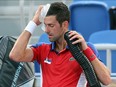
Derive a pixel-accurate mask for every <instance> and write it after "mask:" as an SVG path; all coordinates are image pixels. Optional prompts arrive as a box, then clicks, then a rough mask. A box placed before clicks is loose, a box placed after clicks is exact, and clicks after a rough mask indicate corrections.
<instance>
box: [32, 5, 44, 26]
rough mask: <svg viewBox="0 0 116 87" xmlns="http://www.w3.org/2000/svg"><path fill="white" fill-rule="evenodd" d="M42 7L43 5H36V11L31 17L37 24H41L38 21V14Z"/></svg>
mask: <svg viewBox="0 0 116 87" xmlns="http://www.w3.org/2000/svg"><path fill="white" fill-rule="evenodd" d="M42 8H43V5H40V6H39V7H38V9H37V11H36V13H35V15H34V17H33V19H32V20H33V21H34V22H35V23H36V24H37V25H39V24H41V22H40V21H39V16H40V13H41V9H42Z"/></svg>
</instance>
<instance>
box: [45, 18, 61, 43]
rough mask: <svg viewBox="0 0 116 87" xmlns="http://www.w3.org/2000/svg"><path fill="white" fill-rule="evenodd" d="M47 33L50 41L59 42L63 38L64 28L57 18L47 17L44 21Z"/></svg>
mask: <svg viewBox="0 0 116 87" xmlns="http://www.w3.org/2000/svg"><path fill="white" fill-rule="evenodd" d="M44 23H45V32H46V33H47V34H48V38H49V40H50V41H51V42H52V41H58V40H59V39H60V38H62V36H63V28H62V26H61V25H60V24H59V22H58V21H57V20H56V16H47V17H45V19H44Z"/></svg>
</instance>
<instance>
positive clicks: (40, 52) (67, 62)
mask: <svg viewBox="0 0 116 87" xmlns="http://www.w3.org/2000/svg"><path fill="white" fill-rule="evenodd" d="M48 8H49V9H48V11H47V14H46V17H45V18H44V24H45V32H46V33H47V34H48V37H49V40H50V41H51V44H46V43H37V44H35V45H33V46H31V47H30V48H27V45H28V42H29V39H30V37H31V35H32V32H33V30H34V28H35V27H36V26H38V25H40V24H41V22H40V20H39V18H40V15H41V10H42V9H43V6H42V5H40V6H39V7H38V10H37V12H36V13H35V15H34V17H33V19H32V21H31V22H29V24H28V25H27V26H26V28H25V29H24V31H23V32H22V33H21V35H20V36H19V38H18V39H17V41H16V43H15V45H14V47H13V49H12V50H11V52H10V55H9V56H10V58H11V59H13V60H15V61H23V62H29V61H34V60H37V61H38V63H39V64H41V68H42V87H76V86H77V84H78V80H79V77H80V75H81V73H82V68H81V67H80V65H79V63H78V62H77V61H76V60H75V59H74V58H73V56H72V54H71V53H70V51H69V49H68V46H67V43H66V41H65V39H64V34H65V32H67V31H68V26H69V21H70V12H69V10H68V8H67V6H66V5H65V4H63V3H61V2H55V3H52V4H51V5H50V6H48ZM69 37H70V40H73V39H76V38H78V39H77V40H76V41H74V42H73V44H77V43H80V44H81V50H82V51H83V53H84V54H85V55H86V56H87V58H88V59H89V61H90V62H91V64H92V65H93V68H94V70H95V72H96V74H97V77H98V78H99V80H100V82H101V83H102V84H104V85H108V84H109V83H110V82H111V79H110V72H109V71H108V69H107V68H106V66H105V65H104V64H103V63H102V62H101V61H99V60H98V58H97V57H98V53H97V51H96V49H95V48H94V46H93V45H92V44H87V43H86V42H85V40H84V38H83V36H82V35H80V34H79V33H78V32H76V31H70V34H69ZM91 56H92V58H91Z"/></svg>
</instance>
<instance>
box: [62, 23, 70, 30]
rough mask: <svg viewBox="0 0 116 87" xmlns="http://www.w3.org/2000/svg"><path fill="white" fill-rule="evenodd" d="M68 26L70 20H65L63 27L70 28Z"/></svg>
mask: <svg viewBox="0 0 116 87" xmlns="http://www.w3.org/2000/svg"><path fill="white" fill-rule="evenodd" d="M68 26H69V23H68V21H64V22H63V23H62V27H63V29H68Z"/></svg>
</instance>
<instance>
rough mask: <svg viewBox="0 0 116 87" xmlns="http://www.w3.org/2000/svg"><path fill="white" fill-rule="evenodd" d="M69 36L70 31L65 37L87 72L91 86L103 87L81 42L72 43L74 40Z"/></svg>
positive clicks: (77, 59) (86, 75)
mask: <svg viewBox="0 0 116 87" xmlns="http://www.w3.org/2000/svg"><path fill="white" fill-rule="evenodd" d="M68 36H69V31H68V32H66V33H65V34H64V38H65V40H66V42H67V44H68V46H69V50H70V52H71V54H72V55H73V57H74V58H75V59H76V61H77V62H78V63H79V64H80V66H81V67H82V69H83V71H84V73H85V77H86V79H87V81H88V85H89V87H101V84H100V82H99V80H98V78H97V76H96V74H95V71H94V69H93V66H92V64H91V63H90V61H89V60H88V59H87V57H86V56H85V55H84V54H83V52H82V51H81V50H80V47H79V44H75V45H74V44H72V42H73V41H74V40H69V39H70V38H69V37H68Z"/></svg>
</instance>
